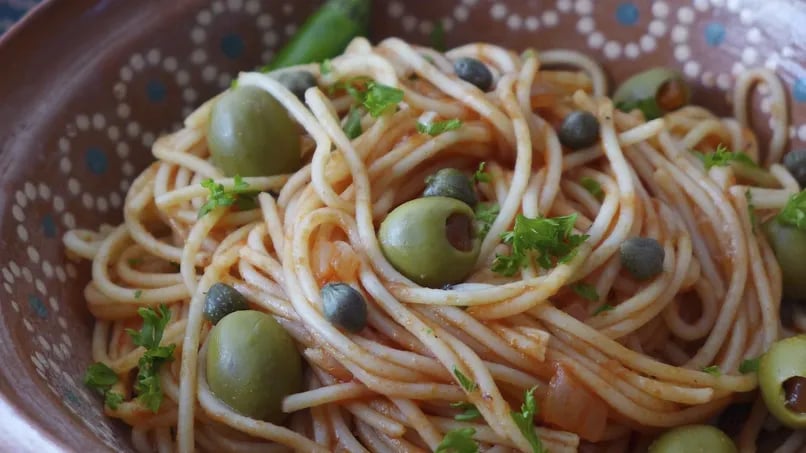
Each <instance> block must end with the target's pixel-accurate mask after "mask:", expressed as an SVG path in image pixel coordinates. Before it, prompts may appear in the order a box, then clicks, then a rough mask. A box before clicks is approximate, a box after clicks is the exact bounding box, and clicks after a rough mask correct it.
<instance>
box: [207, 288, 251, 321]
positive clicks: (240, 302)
mask: <svg viewBox="0 0 806 453" xmlns="http://www.w3.org/2000/svg"><path fill="white" fill-rule="evenodd" d="M248 308H249V305H248V304H247V303H246V298H245V297H243V294H241V293H240V292H238V290H237V289H235V288H233V287H232V286H229V285H227V284H226V283H215V284H213V286H211V287H210V289H208V290H207V295H206V296H205V298H204V317H205V318H206V319H207V320H208V321H210V322H211V323H213V324H216V323H218V321H220V320H221V318H223V317H224V316H227V315H228V314H230V313H232V312H235V311H239V310H246V309H248Z"/></svg>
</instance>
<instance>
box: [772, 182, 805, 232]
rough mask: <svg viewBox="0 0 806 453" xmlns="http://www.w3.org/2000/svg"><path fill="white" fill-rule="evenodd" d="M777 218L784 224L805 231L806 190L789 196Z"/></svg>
mask: <svg viewBox="0 0 806 453" xmlns="http://www.w3.org/2000/svg"><path fill="white" fill-rule="evenodd" d="M777 218H778V221H779V222H781V223H782V224H784V225H791V226H794V227H796V228H797V229H799V230H805V231H806V190H803V191H801V192H800V193H796V194H795V195H792V196H791V197H789V201H787V203H786V206H784V209H783V210H781V212H780V213H779V214H778V217H777Z"/></svg>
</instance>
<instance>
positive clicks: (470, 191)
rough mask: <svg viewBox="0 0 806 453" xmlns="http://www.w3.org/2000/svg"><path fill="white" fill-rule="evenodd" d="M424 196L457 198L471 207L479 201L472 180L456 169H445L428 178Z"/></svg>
mask: <svg viewBox="0 0 806 453" xmlns="http://www.w3.org/2000/svg"><path fill="white" fill-rule="evenodd" d="M423 196H424V197H448V198H456V199H457V200H459V201H464V202H465V203H467V204H468V205H469V206H475V205H476V203H478V201H479V199H478V197H476V189H475V188H473V183H472V182H471V181H470V178H468V177H467V175H465V174H464V173H462V172H461V171H459V170H457V169H455V168H443V169H442V170H440V171H438V172H436V174H433V175H431V176H429V177H428V178H426V180H425V190H423Z"/></svg>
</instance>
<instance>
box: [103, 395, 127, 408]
mask: <svg viewBox="0 0 806 453" xmlns="http://www.w3.org/2000/svg"><path fill="white" fill-rule="evenodd" d="M122 402H123V395H121V394H120V393H118V392H106V395H104V404H106V405H107V406H109V408H110V409H117V408H118V406H120V403H122Z"/></svg>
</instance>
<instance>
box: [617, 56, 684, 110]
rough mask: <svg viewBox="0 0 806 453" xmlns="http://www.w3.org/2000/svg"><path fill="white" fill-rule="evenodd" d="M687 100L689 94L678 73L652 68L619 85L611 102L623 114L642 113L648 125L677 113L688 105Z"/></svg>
mask: <svg viewBox="0 0 806 453" xmlns="http://www.w3.org/2000/svg"><path fill="white" fill-rule="evenodd" d="M690 98H691V90H690V89H689V87H688V84H686V81H685V80H683V77H682V76H681V75H680V74H679V73H678V72H675V71H672V70H671V69H666V68H654V69H650V70H648V71H644V72H641V73H638V74H636V75H634V76H632V77H630V78H629V79H627V80H626V81H624V83H622V84H621V85H619V87H618V89H617V90H616V93H615V94H614V95H613V102H615V103H616V108H618V109H619V110H623V111H625V112H629V111H631V110H633V109H639V110H641V111H642V112H643V113H644V117H645V118H646V119H647V121H648V120H651V119H655V118H658V117H660V116H663V115H665V114H666V113H669V112H671V111H673V110H677V109H679V108H680V107H682V106H684V105H686V104H688V102H689V99H690Z"/></svg>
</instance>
